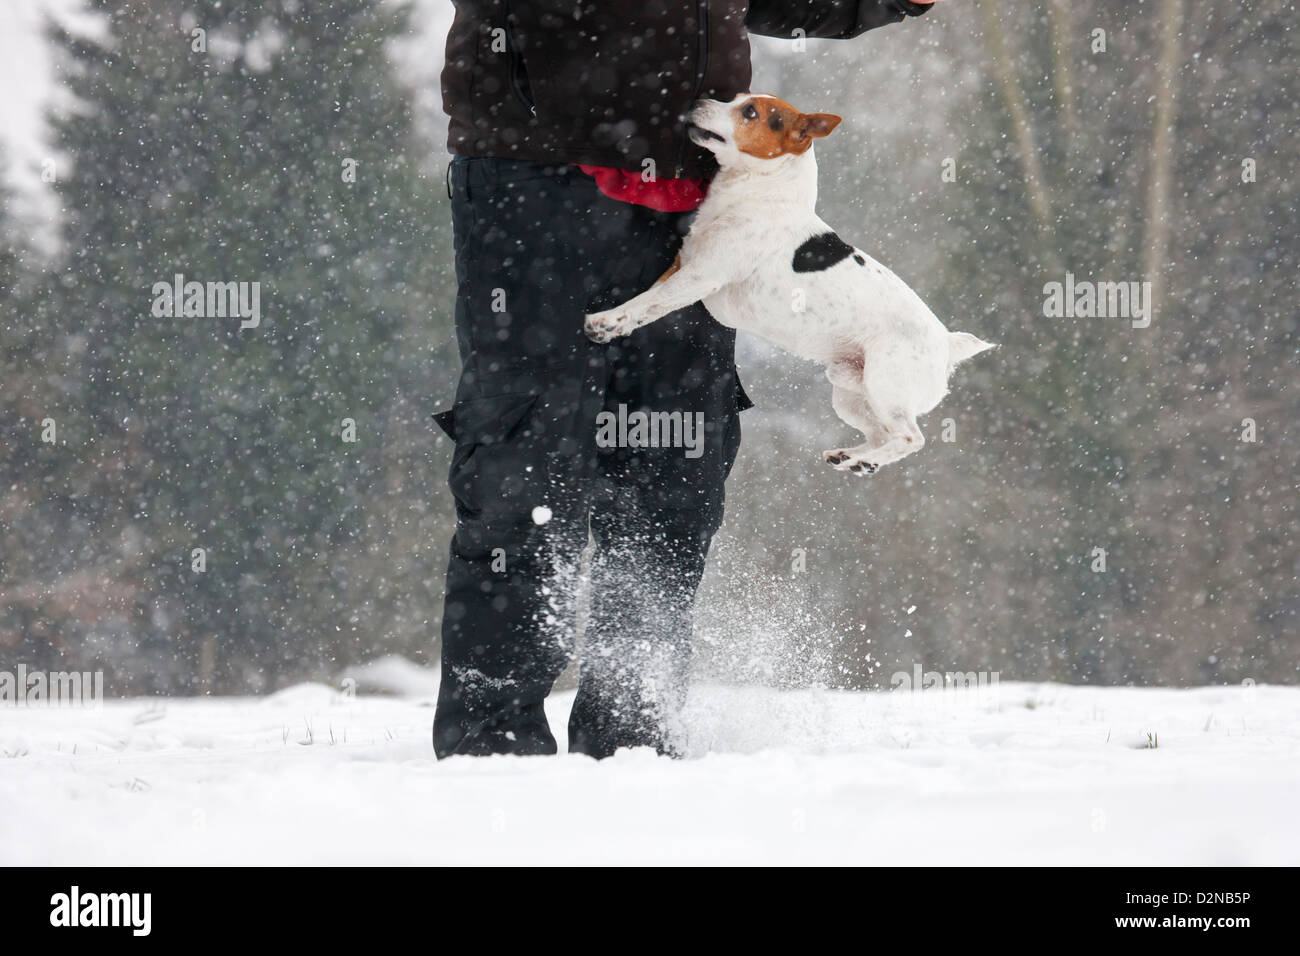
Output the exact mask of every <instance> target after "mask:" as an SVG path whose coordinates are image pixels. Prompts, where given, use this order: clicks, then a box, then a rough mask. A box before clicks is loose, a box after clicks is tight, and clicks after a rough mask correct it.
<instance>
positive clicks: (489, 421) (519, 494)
mask: <svg viewBox="0 0 1300 956" xmlns="http://www.w3.org/2000/svg"><path fill="white" fill-rule="evenodd" d="M536 403H537V395H535V394H531V395H497V396H493V397H492V398H478V399H473V400H470V401H466V402H460V403H458V404H457V405H455V406H454V407H453V408H451V409H450V410H448V411H445V412H439V413H438V414H437V415H435V416H434V419H435V421H437V423H438V425H439V427H441V428H442V430H443V431H444V432H446V433H447V435H448V436H450V437H451V438H452V439H453V440H454V441H455V442H456V451H455V452H454V454H453V455H452V458H451V470H450V473H449V474H448V476H447V484H448V485H449V487H450V488H451V493H452V497H454V498H455V499H456V513H457V516H458V517H460V518H462V519H471V518H480V517H482V518H499V519H509V518H511V517H512V516H514V517H521V516H523V517H526V516H527V515H528V514H529V512H530V511H531V508H532V505H531V504H529V503H528V498H529V497H530V496H529V493H528V492H529V489H530V487H531V486H532V485H535V484H536V482H537V481H538V479H539V478H540V473H541V471H542V469H541V468H540V467H539V466H540V464H541V463H540V462H538V461H536V460H535V459H536V458H537V457H538V453H537V452H536V451H534V450H531V449H530V446H531V445H532V442H531V441H530V439H531V438H532V435H533V433H532V430H531V429H530V427H529V423H528V414H529V412H530V411H531V410H532V408H533V406H534V405H535V404H536Z"/></svg>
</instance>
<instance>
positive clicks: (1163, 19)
mask: <svg viewBox="0 0 1300 956" xmlns="http://www.w3.org/2000/svg"><path fill="white" fill-rule="evenodd" d="M1158 27H1159V31H1160V59H1159V60H1158V61H1157V63H1156V76H1155V86H1156V89H1155V96H1156V115H1155V120H1154V122H1153V128H1152V132H1151V167H1150V168H1151V177H1150V180H1149V181H1148V183H1147V201H1146V237H1145V238H1146V242H1145V244H1144V245H1145V248H1144V250H1143V262H1142V277H1143V278H1144V279H1145V280H1148V281H1150V283H1151V298H1150V301H1149V302H1148V304H1147V308H1148V309H1149V310H1150V311H1149V313H1148V314H1149V315H1151V316H1154V315H1155V314H1156V312H1157V311H1158V308H1159V306H1160V304H1161V303H1163V301H1164V279H1165V256H1166V253H1167V251H1168V246H1169V214H1170V213H1169V192H1170V187H1171V179H1172V177H1173V151H1174V123H1175V115H1176V111H1177V106H1178V64H1179V60H1180V58H1181V56H1182V27H1183V0H1161V3H1160V12H1159V20H1158Z"/></svg>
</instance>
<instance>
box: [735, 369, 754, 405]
mask: <svg viewBox="0 0 1300 956" xmlns="http://www.w3.org/2000/svg"><path fill="white" fill-rule="evenodd" d="M753 407H754V403H753V401H752V400H751V399H750V397H749V396H748V395H746V394H745V386H743V385H741V384H740V373H739V372H737V373H736V411H738V412H743V411H745V410H746V409H750V408H753Z"/></svg>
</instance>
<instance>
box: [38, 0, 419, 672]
mask: <svg viewBox="0 0 1300 956" xmlns="http://www.w3.org/2000/svg"><path fill="white" fill-rule="evenodd" d="M91 5H92V7H93V8H94V9H95V10H96V11H98V12H99V13H100V14H101V15H102V16H103V17H104V20H105V23H106V24H107V27H108V36H107V37H106V38H105V39H103V40H91V39H87V38H85V37H82V36H73V35H70V34H68V33H67V32H64V31H61V30H56V31H55V32H56V39H57V41H58V43H59V44H60V45H61V46H62V47H63V48H64V49H65V50H66V52H67V54H68V63H67V64H66V68H65V76H66V81H67V83H68V85H69V87H70V88H71V90H72V92H73V93H74V94H75V95H76V96H77V98H78V100H79V101H80V102H81V104H82V108H81V109H79V110H78V111H77V112H76V113H75V114H73V115H68V116H62V117H59V118H57V120H56V131H57V139H58V147H59V148H60V149H61V150H62V151H64V152H66V153H67V154H68V155H69V156H70V157H71V159H72V164H73V165H72V171H71V173H70V175H69V177H68V178H67V180H66V181H65V182H64V183H62V184H61V187H60V195H61V199H62V201H63V204H64V206H65V208H66V216H67V229H66V264H65V265H64V267H63V269H62V271H61V274H60V275H59V277H58V281H57V283H56V285H55V288H54V290H53V299H54V303H55V304H54V314H55V315H57V316H58V320H59V322H60V323H61V324H62V331H63V333H64V334H65V335H66V336H68V337H69V338H74V339H75V338H79V339H80V340H81V341H83V342H84V350H85V351H84V376H85V378H84V391H83V393H82V395H81V407H80V409H79V412H80V414H81V415H82V416H83V417H84V422H85V429H84V430H85V435H84V438H85V440H86V442H87V446H90V445H93V446H94V447H95V448H96V449H97V450H96V452H95V453H94V457H95V459H96V460H97V461H98V462H99V464H98V466H97V467H96V468H95V474H94V476H93V477H91V478H89V480H84V481H82V482H81V483H80V484H79V486H78V487H77V488H76V494H75V499H76V502H77V507H78V508H79V510H80V512H81V514H82V516H83V518H84V520H85V522H86V523H87V527H88V528H89V529H90V533H91V535H92V536H93V537H94V538H96V539H97V540H98V541H99V542H100V544H101V545H102V546H105V547H107V546H108V543H109V542H110V541H111V542H112V543H113V545H114V546H116V547H117V549H118V551H119V552H120V553H119V555H118V556H117V558H116V561H115V567H116V568H117V572H118V575H119V576H120V577H121V578H122V579H124V580H126V581H129V582H130V585H131V588H132V591H133V593H134V594H135V595H136V598H135V600H134V602H133V604H132V607H131V610H130V613H129V615H128V620H127V621H126V622H125V623H126V626H125V627H124V628H123V629H122V630H121V632H120V633H118V634H115V635H114V639H113V641H112V642H110V643H111V646H110V647H108V648H105V649H104V650H103V656H105V657H108V658H112V659H113V660H116V661H117V662H118V663H119V666H120V667H121V668H122V670H123V677H124V679H123V680H120V681H119V682H118V685H117V686H116V688H115V689H116V690H119V691H120V690H127V689H132V688H135V689H144V688H149V689H160V690H168V691H184V690H191V691H192V690H201V689H209V688H211V689H217V690H257V689H260V688H263V687H267V686H273V685H274V684H275V683H276V682H277V680H278V678H279V675H280V674H281V673H282V672H286V673H291V674H292V675H293V676H303V675H305V674H312V673H326V672H329V671H330V670H331V669H332V668H333V667H334V666H335V665H337V664H340V663H347V662H348V661H350V660H352V659H353V657H354V656H355V653H356V651H357V649H358V644H359V643H360V644H361V645H364V643H365V640H364V639H366V638H369V637H370V636H371V635H372V633H373V629H375V628H383V627H384V624H383V623H382V622H371V621H359V620H357V619H356V615H355V614H353V613H352V609H353V608H354V607H355V606H356V605H357V603H358V602H359V601H361V600H362V599H363V598H364V596H365V593H364V592H366V591H367V590H369V589H370V587H371V584H370V582H368V581H367V580H365V579H360V580H359V579H358V577H357V573H358V572H357V569H358V567H360V568H362V569H363V570H362V571H361V573H362V574H365V573H369V572H370V571H373V572H374V573H375V574H376V575H379V574H382V573H384V569H383V567H382V563H380V562H375V561H374V560H371V561H370V562H369V563H365V562H360V558H361V557H363V556H366V554H367V551H368V550H371V549H373V546H374V541H373V540H372V538H371V537H369V535H370V531H371V529H370V528H369V526H368V518H367V508H368V507H369V506H370V505H371V504H373V502H374V499H375V497H376V496H377V495H379V494H381V493H382V492H383V490H384V489H385V488H388V489H389V490H390V491H391V490H392V485H393V480H392V477H391V476H389V477H388V478H387V480H386V478H385V471H386V469H392V468H395V467H400V468H406V467H409V462H408V461H407V460H406V459H395V458H394V456H393V449H394V447H396V446H397V445H400V443H401V442H403V441H404V440H405V439H404V438H403V436H402V435H400V434H393V431H394V430H395V429H405V428H408V427H409V426H410V424H411V422H410V421H409V419H410V416H409V415H408V416H407V420H405V421H394V419H393V416H392V415H391V414H390V412H391V409H392V407H393V401H394V398H395V396H396V395H397V394H398V393H399V392H400V391H401V390H402V388H403V387H407V386H410V384H411V378H412V376H413V375H414V374H417V373H418V362H419V360H422V359H425V360H427V358H428V356H429V349H428V345H427V343H435V342H438V341H440V340H441V339H442V338H443V337H444V336H440V335H439V334H438V333H437V332H436V331H435V330H434V328H433V327H432V325H433V320H432V317H431V313H432V312H433V306H432V298H431V296H432V294H433V292H434V291H435V289H434V287H435V285H436V284H437V277H436V273H437V270H438V269H439V268H440V267H441V262H440V261H439V260H440V258H441V255H440V249H441V245H442V243H441V241H440V239H439V236H438V235H437V234H436V232H435V230H436V227H437V224H438V223H439V222H440V220H441V218H442V214H443V210H442V208H441V206H440V200H439V192H438V190H439V189H440V188H441V183H440V182H438V183H436V184H435V183H433V182H431V181H430V180H428V179H427V178H426V177H425V176H424V175H423V173H422V169H421V165H420V163H419V161H418V154H416V153H415V152H414V149H415V148H417V147H418V145H419V144H418V143H415V142H413V140H412V117H411V115H410V108H409V103H408V96H407V94H406V92H405V91H403V90H402V89H401V88H400V86H399V85H398V84H397V82H396V81H395V79H394V77H393V75H392V71H391V69H390V65H389V63H388V61H387V60H386V55H385V48H386V44H387V43H388V41H390V40H391V39H392V38H393V37H395V36H397V35H399V34H400V33H401V32H402V31H403V30H404V29H405V23H406V11H405V9H404V8H401V7H395V6H394V5H390V4H376V3H371V2H367V0H330V2H329V3H321V2H298V0H283V2H239V0H235V2H232V0H191V2H187V3H185V4H180V5H178V4H173V3H168V2H162V0H137V2H132V3H126V4H122V3H118V2H113V0H93V2H92V4H91ZM177 274H181V275H183V276H184V279H185V281H186V282H191V281H195V282H200V283H205V284H206V283H218V282H219V283H249V284H250V291H251V284H252V283H257V284H258V288H259V290H260V313H261V316H260V324H259V325H258V326H257V327H255V328H242V329H241V320H240V318H238V317H218V316H214V315H204V316H203V317H198V316H190V317H181V318H177V317H173V316H172V315H164V316H158V315H155V314H154V309H153V306H154V303H155V300H156V298H157V296H156V295H155V292H154V291H153V287H154V285H155V283H167V284H171V283H172V282H173V279H174V276H176V275H177ZM206 306H207V302H205V307H206ZM177 311H180V309H179V303H178V309H177ZM419 387H422V388H424V389H427V390H428V391H432V390H431V389H428V386H427V383H419ZM428 397H429V396H428V395H427V394H421V395H420V396H419V399H420V400H424V399H427V398H428ZM407 399H408V400H409V396H407ZM426 414H427V409H426ZM345 420H350V421H351V422H354V423H355V441H353V442H349V441H345V437H351V436H350V434H347V435H345V426H344V423H345ZM420 427H422V428H427V427H428V426H427V424H425V423H423V422H422V423H420ZM422 437H424V436H422ZM82 477H83V478H85V477H86V476H84V475H83V476H82ZM371 517H372V518H373V516H371ZM198 562H202V565H203V567H204V570H201V571H200V570H197V569H196V568H197V567H198ZM359 562H360V563H359ZM363 649H364V648H363ZM127 674H129V675H130V677H129V679H125V678H126V675H127Z"/></svg>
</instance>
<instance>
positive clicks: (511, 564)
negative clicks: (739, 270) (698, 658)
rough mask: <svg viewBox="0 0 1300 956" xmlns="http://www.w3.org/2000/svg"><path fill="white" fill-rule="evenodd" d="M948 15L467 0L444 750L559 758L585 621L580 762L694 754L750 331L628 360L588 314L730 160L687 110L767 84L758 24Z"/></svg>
mask: <svg viewBox="0 0 1300 956" xmlns="http://www.w3.org/2000/svg"><path fill="white" fill-rule="evenodd" d="M928 8H929V6H928V4H922V3H911V2H908V0H751V2H746V0H692V2H687V0H625V2H621V0H456V11H455V18H454V21H453V24H452V27H451V30H450V33H449V34H448V38H447V58H446V64H445V67H444V70H443V73H442V93H443V106H444V109H445V111H446V112H447V114H448V116H449V117H450V125H449V133H448V147H449V149H450V151H451V152H452V153H453V154H454V158H453V160H452V162H451V165H450V169H449V171H448V179H449V189H450V193H451V209H452V225H453V238H454V246H455V262H456V278H457V283H458V291H457V296H456V306H455V325H456V337H457V344H458V347H459V351H460V356H461V360H462V368H461V373H460V379H459V383H458V385H457V388H456V394H455V399H454V404H453V405H452V407H451V408H450V409H449V410H447V411H444V412H441V413H439V414H437V415H435V418H436V419H437V422H438V424H439V425H440V426H441V427H442V428H443V430H444V431H445V432H446V433H447V435H448V436H449V437H450V438H451V439H452V440H453V441H454V445H455V448H454V451H453V454H452V460H451V467H450V473H449V477H448V483H449V485H450V488H451V492H452V495H453V497H454V499H455V507H456V530H455V534H454V536H453V538H452V542H451V549H450V559H449V563H448V569H447V581H446V597H445V603H444V610H443V618H442V677H441V685H440V691H439V695H438V702H437V709H436V711H435V716H434V725H433V742H434V749H435V753H436V754H437V756H438V757H439V758H444V757H448V756H451V755H454V754H478V755H483V754H499V753H510V754H550V753H555V752H556V749H557V745H556V741H555V737H554V736H553V734H552V732H551V730H550V728H549V726H548V724H547V719H546V715H545V712H544V710H543V703H544V701H545V699H546V697H547V695H548V694H549V693H550V691H551V688H552V685H553V684H554V683H555V681H556V679H557V678H558V677H559V675H560V673H561V672H562V671H563V670H564V668H565V667H566V666H567V665H568V663H569V662H570V660H571V659H572V657H573V655H574V653H575V645H576V641H577V634H578V631H579V622H580V619H582V618H583V617H585V630H584V632H583V633H584V638H583V640H584V644H583V653H582V658H581V661H580V667H579V682H578V691H577V696H576V698H575V701H574V704H573V709H572V712H571V715H570V718H569V726H568V736H569V740H568V744H569V750H570V751H571V752H579V753H585V754H589V755H591V756H594V757H598V758H599V757H606V756H609V755H610V754H612V753H614V751H615V750H617V749H618V748H620V747H635V746H646V747H653V748H655V749H656V750H658V751H659V752H660V753H668V754H680V753H681V751H682V747H683V733H682V730H681V727H680V721H679V719H678V717H679V713H680V709H681V707H682V704H683V702H684V698H685V692H686V672H687V669H688V668H689V664H690V658H691V623H692V607H693V602H694V598H695V591H696V588H697V586H698V584H699V581H700V577H701V575H702V573H703V571H704V562H705V556H706V555H707V553H708V549H709V542H710V540H711V539H712V537H713V535H714V533H715V532H716V531H717V530H718V527H719V526H720V524H721V522H722V512H723V483H724V481H725V479H726V477H727V475H728V473H729V472H730V470H731V466H732V463H733V462H734V460H735V457H736V452H737V449H738V447H739V443H740V423H739V417H738V416H739V413H740V412H741V411H742V410H743V409H745V408H747V407H750V405H751V403H750V401H749V400H748V398H747V397H746V396H745V393H744V390H743V389H742V388H741V385H740V381H739V379H738V377H737V374H736V366H735V359H734V346H735V338H734V335H735V333H734V332H733V331H731V330H729V329H725V328H723V327H722V326H721V325H719V324H718V323H716V322H714V321H713V320H712V319H711V318H710V316H709V314H708V313H707V311H706V310H705V309H704V307H703V306H702V305H701V304H700V303H698V302H697V303H695V304H694V305H693V306H691V307H690V308H687V309H683V310H681V311H680V312H677V313H674V314H672V315H670V316H667V317H665V318H664V319H663V320H661V321H659V322H655V323H653V324H652V325H650V326H647V327H646V328H644V329H641V330H639V331H637V332H636V333H634V334H633V335H631V336H629V337H627V338H624V339H619V340H617V341H615V342H613V343H610V344H609V345H597V344H595V343H592V342H590V341H588V340H587V339H586V338H585V337H584V334H583V316H584V315H585V314H586V313H588V312H595V311H599V310H601V309H605V308H609V307H610V306H613V305H616V304H618V303H620V302H623V301H626V300H627V299H630V298H632V297H633V296H635V295H637V294H638V293H640V292H641V291H643V290H644V289H646V288H647V287H648V286H649V285H650V284H651V283H653V282H654V281H655V280H656V279H657V278H658V277H659V276H660V275H661V274H662V273H663V272H664V271H665V270H666V269H667V268H668V267H669V265H670V264H671V263H672V262H673V260H674V258H675V256H676V253H677V249H678V247H679V245H680V244H681V241H682V237H683V236H684V235H685V233H686V231H687V229H688V228H689V218H690V210H691V209H693V208H694V207H695V206H697V205H698V204H699V202H700V201H701V200H702V197H703V195H704V192H705V190H706V189H707V183H708V180H709V177H710V175H711V174H712V173H713V172H714V171H715V169H716V167H715V166H714V165H713V161H712V157H711V155H710V154H709V153H708V152H707V151H705V150H702V149H700V148H699V147H697V146H696V145H694V144H693V143H691V142H690V140H689V139H688V138H687V136H686V130H685V118H686V114H687V113H688V112H689V110H690V108H691V106H692V104H693V103H694V102H695V101H696V100H698V99H703V98H709V99H719V100H730V99H732V98H733V97H734V96H735V95H736V94H738V93H740V92H744V91H746V90H747V88H748V85H749V82H750V54H749V42H748V33H758V34H763V35H767V36H774V37H784V38H792V37H800V36H804V37H816V38H850V37H854V36H857V35H859V34H861V33H863V32H865V31H867V30H869V29H872V28H875V27H880V26H883V25H886V24H889V23H894V22H897V21H900V20H903V19H904V18H905V17H908V16H917V15H920V14H922V13H924V12H925V11H926V10H927V9H928ZM638 415H639V416H640V418H638ZM638 420H639V421H641V422H642V423H643V425H644V422H645V421H649V422H650V423H651V427H650V428H649V429H646V428H645V427H640V431H639V432H638V426H636V424H635V423H636V422H637V421H638ZM616 421H617V423H618V424H617V425H615V424H614V423H615V422H616ZM602 423H603V425H602ZM696 425H698V426H699V427H698V428H697V427H694V426H696ZM604 426H608V427H604ZM659 438H662V439H663V440H662V441H659V440H657V439H659ZM589 536H590V538H591V539H594V552H593V555H592V558H591V563H590V571H589V580H590V587H589V593H590V601H589V607H587V608H585V609H580V608H579V607H578V606H577V594H578V591H579V589H578V586H577V584H578V567H579V564H580V561H581V556H582V553H583V550H584V549H585V548H586V547H587V545H588V543H589Z"/></svg>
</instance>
